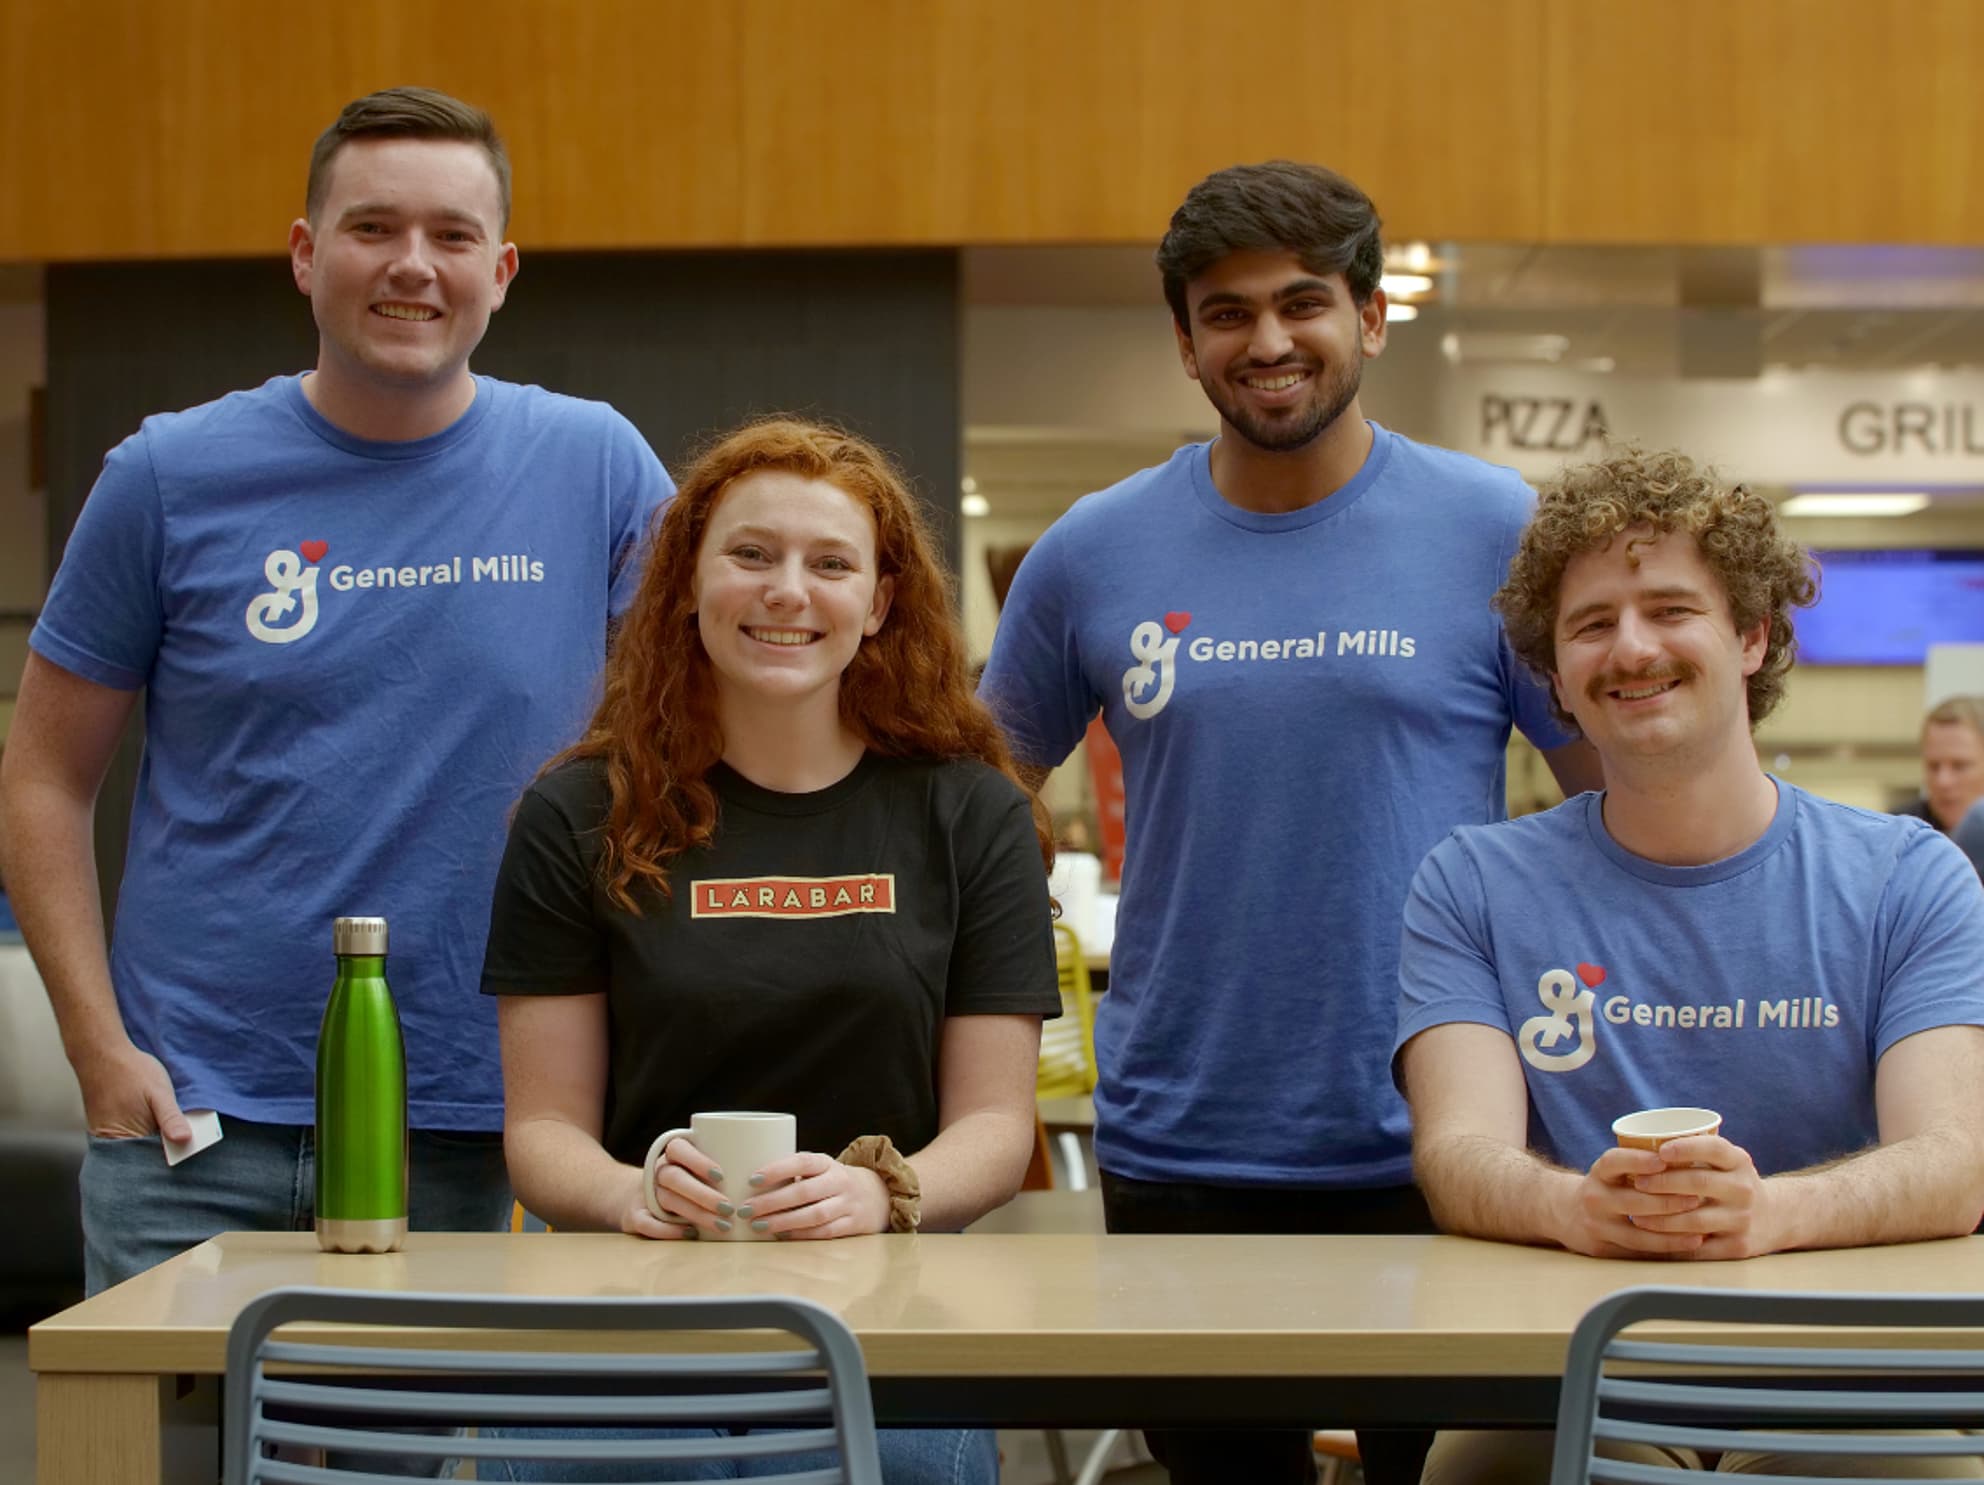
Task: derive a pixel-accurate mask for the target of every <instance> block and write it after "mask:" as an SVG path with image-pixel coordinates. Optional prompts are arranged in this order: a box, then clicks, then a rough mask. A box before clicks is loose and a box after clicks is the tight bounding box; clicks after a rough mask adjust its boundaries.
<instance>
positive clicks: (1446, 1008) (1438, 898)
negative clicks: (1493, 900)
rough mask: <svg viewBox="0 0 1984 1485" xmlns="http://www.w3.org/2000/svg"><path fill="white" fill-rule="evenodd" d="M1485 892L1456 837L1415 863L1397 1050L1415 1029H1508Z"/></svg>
mask: <svg viewBox="0 0 1984 1485" xmlns="http://www.w3.org/2000/svg"><path fill="white" fill-rule="evenodd" d="M1485 903H1486V897H1485V894H1483V892H1482V891H1481V888H1480V884H1479V881H1478V879H1477V877H1476V875H1475V868H1474V864H1473V862H1471V861H1470V860H1469V859H1468V857H1467V853H1466V852H1465V851H1464V850H1463V849H1462V847H1461V844H1460V842H1459V840H1458V839H1456V838H1455V837H1453V836H1448V837H1447V838H1446V839H1445V840H1443V841H1441V842H1440V844H1438V845H1437V846H1435V847H1434V848H1433V849H1432V850H1431V851H1430V852H1429V853H1428V854H1427V856H1426V859H1425V860H1424V861H1422V862H1420V863H1419V870H1418V871H1417V872H1416V873H1414V875H1413V878H1412V890H1411V891H1410V892H1409V893H1408V894H1407V896H1406V900H1405V927H1404V930H1403V932H1402V934H1401V937H1400V940H1399V957H1398V982H1399V998H1398V1035H1397V1037H1396V1039H1395V1040H1394V1041H1393V1043H1392V1078H1393V1080H1394V1081H1396V1080H1397V1079H1398V1076H1399V1060H1398V1054H1399V1052H1400V1050H1402V1049H1403V1048H1404V1046H1405V1044H1406V1043H1407V1042H1409V1041H1411V1040H1412V1039H1413V1038H1414V1037H1415V1036H1417V1035H1419V1033H1420V1032H1422V1031H1425V1030H1428V1029H1429V1028H1431V1027H1434V1026H1444V1025H1448V1024H1450V1023H1453V1022H1457V1021H1465V1022H1471V1023H1473V1024H1475V1025H1479V1026H1493V1027H1495V1028H1496V1029H1497V1030H1500V1031H1508V1030H1509V1013H1508V1006H1507V1003H1506V1002H1505V1001H1504V999H1503V996H1502V983H1501V979H1500V977H1499V976H1498V975H1497V974H1496V972H1495V962H1494V958H1493V955H1492V951H1491V949H1490V946H1489V941H1488V933H1487V927H1486V924H1485V922H1484V918H1485Z"/></svg>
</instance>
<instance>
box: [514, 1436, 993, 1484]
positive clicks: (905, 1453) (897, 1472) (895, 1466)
mask: <svg viewBox="0 0 1984 1485" xmlns="http://www.w3.org/2000/svg"><path fill="white" fill-rule="evenodd" d="M718 1431H719V1430H716V1429H638V1430H637V1429H624V1428H622V1429H599V1430H597V1431H596V1432H594V1433H591V1434H588V1435H587V1437H589V1438H601V1439H646V1438H659V1439H670V1438H690V1437H694V1436H697V1435H702V1434H714V1433H716V1432H718ZM768 1431H769V1430H768ZM491 1433H492V1431H491V1430H489V1429H484V1430H483V1436H484V1437H485V1438H487V1437H489V1436H491ZM501 1436H502V1437H504V1438H515V1439H523V1438H535V1439H544V1438H557V1437H559V1433H558V1431H557V1430H555V1429H542V1428H506V1429H503V1430H501ZM875 1447H876V1452H877V1453H879V1454H880V1455H881V1456H882V1479H883V1480H884V1481H886V1482H887V1485H997V1482H998V1479H999V1441H998V1437H997V1435H995V1434H994V1433H993V1432H992V1430H991V1429H989V1428H883V1429H878V1430H876V1433H875ZM839 1458H840V1454H839V1451H838V1450H835V1449H826V1450H822V1451H821V1452H819V1453H817V1454H774V1455H771V1456H770V1457H768V1458H763V1459H747V1460H743V1461H740V1462H737V1463H708V1464H669V1463H666V1462H656V1463H649V1464H639V1463H628V1464H622V1465H618V1466H614V1465H601V1464H587V1465H577V1464H550V1463H539V1462H536V1461H530V1462H525V1463H513V1462H512V1461H510V1460H507V1459H505V1460H487V1459H485V1460H480V1461H478V1462H477V1465H476V1472H475V1474H476V1478H477V1479H478V1480H512V1481H533V1482H540V1485H550V1482H556V1481H568V1480H586V1481H594V1480H598V1481H602V1482H610V1481H614V1480H750V1479H756V1478H760V1477H762V1476H766V1475H783V1474H788V1473H790V1474H798V1473H800V1472H802V1471H806V1470H823V1469H831V1468H832V1467H833V1466H834V1465H835V1464H836V1463H838V1461H839Z"/></svg>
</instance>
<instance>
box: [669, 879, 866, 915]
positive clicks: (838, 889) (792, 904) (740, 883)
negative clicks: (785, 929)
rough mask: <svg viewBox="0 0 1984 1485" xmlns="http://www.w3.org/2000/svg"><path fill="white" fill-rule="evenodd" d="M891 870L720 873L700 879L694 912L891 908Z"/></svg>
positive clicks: (811, 912) (691, 910)
mask: <svg viewBox="0 0 1984 1485" xmlns="http://www.w3.org/2000/svg"><path fill="white" fill-rule="evenodd" d="M895 910H896V879H895V876H894V874H893V873H877V874H870V875H866V876H853V877H723V878H718V879H715V880H712V881H707V882H698V883H696V887H695V895H694V896H693V897H692V898H691V899H690V905H689V916H690V917H692V918H838V917H841V916H843V915H844V914H847V913H893V912H894V911H895Z"/></svg>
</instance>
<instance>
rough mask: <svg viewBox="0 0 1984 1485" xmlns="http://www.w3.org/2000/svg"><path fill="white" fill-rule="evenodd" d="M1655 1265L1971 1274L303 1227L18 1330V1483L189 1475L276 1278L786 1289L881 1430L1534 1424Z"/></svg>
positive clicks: (1188, 1241)
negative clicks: (856, 1369)
mask: <svg viewBox="0 0 1984 1485" xmlns="http://www.w3.org/2000/svg"><path fill="white" fill-rule="evenodd" d="M1675 1282H1682V1283H1688V1284H1698V1285H1705V1286H1715V1287H1725V1288H1741V1289H1815V1290H1826V1289H1840V1290H1849V1289H1850V1290H1871V1291H1881V1292H1893V1293H1911V1292H1949V1291H1976V1290H1978V1289H1979V1288H1984V1238H1975V1237H1971V1238H1956V1239H1951V1240H1949V1241H1946V1242H1939V1243H1921V1244H1914V1245H1910V1246H1906V1247H1898V1248H1880V1249H1871V1250H1857V1251H1842V1252H1830V1253H1787V1254H1778V1255H1775V1256H1773V1257H1769V1258H1759V1259H1754V1260H1751V1261H1749V1262H1745V1263H1719V1264H1687V1265H1682V1264H1654V1263H1631V1262H1601V1261H1598V1260H1594V1259H1587V1258H1580V1257H1576V1256H1574V1255H1572V1254H1567V1253H1561V1252H1555V1251H1548V1250H1544V1249H1537V1248H1521V1247H1514V1246H1509V1245H1505V1244H1492V1243H1477V1242H1472V1241H1468V1240H1466V1239H1461V1238H1444V1237H1369V1238H1359V1237H1250V1236H1243V1235H1228V1236H1220V1237H1182V1236H1175V1237H1140V1236H1123V1235H1118V1236H1113V1237H1112V1236H1107V1235H1103V1234H1098V1233H1093V1232H1089V1233H1045V1234H1037V1235H1028V1234H1015V1233H968V1234H962V1235H948V1236H939V1235H923V1236H913V1237H911V1236H904V1237H893V1236H878V1237H870V1238H851V1239H846V1240H843V1241H840V1242H834V1243H648V1242H642V1241H639V1240H637V1239H634V1238H628V1237H620V1236H609V1235H603V1234H488V1235H482V1234H475V1235H470V1234H459V1235H458V1234H418V1233H417V1234H415V1235H414V1236H413V1237H411V1238H410V1239H409V1240H408V1243H407V1247H406V1250H405V1251H404V1252H402V1253H398V1254H389V1255H383V1256H333V1255H327V1254H322V1253H319V1252H318V1251H317V1247H316V1242H315V1240H314V1238H312V1237H311V1236H309V1235H307V1234H291V1233H273V1234H272V1233H230V1234H227V1235H224V1236H222V1237H219V1238H216V1239H215V1240H214V1241H212V1242H209V1243H203V1244H201V1245H200V1246H199V1247H197V1248H194V1249H191V1250H190V1251H188V1252H186V1253H183V1254H181V1255H180V1256H179V1257H177V1258H175V1259H173V1260H172V1261H171V1262H170V1263H166V1264H163V1265H161V1266H160V1267H158V1268H156V1269H154V1270H152V1271H151V1272H149V1273H146V1274H142V1275H140V1276H139V1277H138V1278H136V1279H133V1280H131V1281H130V1282H128V1283H126V1284H121V1285H119V1286H118V1287H117V1288H115V1289H112V1290H109V1291H107V1292H106V1293H104V1294H100V1295H98V1296H96V1297H95V1298H93V1299H90V1300H86V1301H84V1302H83V1303H82V1304H80V1305H77V1306H75V1307H74V1308H72V1309H69V1310H66V1311H64V1312H63V1313H62V1314H60V1315H57V1316H55V1317H53V1318H52V1319H49V1320H46V1321H44V1322H43V1323H41V1324H40V1325H37V1326H35V1327H34V1328H33V1329H32V1330H30V1331H29V1332H28V1365H29V1366H30V1367H31V1368H32V1369H33V1370H34V1371H35V1373H36V1374H37V1376H36V1383H37V1388H36V1398H37V1408H38V1414H37V1435H38V1446H39V1471H40V1474H39V1478H40V1480H41V1485H94V1482H98V1481H101V1482H105V1485H152V1482H155V1481H161V1480H166V1479H175V1478H179V1477H180V1471H182V1470H183V1471H186V1473H185V1475H184V1477H185V1478H189V1479H190V1478H198V1477H199V1471H201V1470H202V1469H205V1470H206V1471H208V1473H207V1474H206V1477H205V1478H206V1479H208V1480H209V1481H210V1480H211V1479H212V1473H211V1471H212V1459H213V1452H212V1451H213V1444H212V1437H213V1434H212V1426H213V1419H214V1417H215V1400H214V1394H215V1392H216V1388H215V1386H214V1383H213V1380H212V1379H213V1378H215V1377H217V1376H218V1375H219V1374H220V1373H221V1372H222V1370H223V1369H224V1368H223V1356H224V1346H225V1341H226V1336H227V1328H228V1325H229V1323H230V1322H231V1321H232V1320H233V1318H234V1316H235V1315H236V1314H237V1313H238V1312H239V1311H240V1309H241V1308H242V1306H243V1305H244V1304H246V1303H247V1302H248V1301H249V1300H250V1299H251V1298H253V1297H254V1296H256V1295H258V1294H261V1293H263V1292H264V1291H266V1290H268V1289H271V1288H274V1287H276V1286H278V1285H283V1284H328V1285H338V1286H346V1287H351V1288H358V1289H375V1290H376V1289H384V1290H425V1291H437V1292H442V1293H463V1292H480V1293H497V1294H543V1295H593V1294H629V1295H650V1294H683V1295H701V1294H746V1293H754V1292H755V1293H785V1294H797V1295H802V1296H804V1297H806V1298H809V1299H813V1300H817V1301H819V1302H820V1303H822V1304H825V1305H826V1306H828V1307H829V1308H830V1309H833V1310H835V1311H836V1312H838V1313H839V1314H840V1315H841V1316H843V1317H844V1318H845V1319H846V1321H847V1322H848V1324H849V1325H850V1326H851V1327H852V1328H853V1330H854V1332H855V1334H856V1335H857V1336H858V1337H859V1339H860V1342H861V1346H862V1350H863V1352H864V1354H865V1355H866V1357H867V1362H868V1368H869V1372H870V1374H871V1377H872V1378H873V1381H874V1391H875V1402H876V1411H877V1415H878V1417H879V1418H880V1419H881V1421H883V1422H884V1423H891V1422H893V1423H931V1422H972V1423H979V1424H986V1425H993V1424H997V1425H1020V1424H1031V1425H1048V1426H1077V1425H1086V1426H1100V1425H1124V1426H1136V1425H1140V1424H1146V1423H1152V1422H1163V1423H1167V1424H1171V1425H1174V1426H1192V1425H1194V1424H1214V1423H1225V1424H1240V1425H1256V1424H1268V1423H1279V1424H1283V1425H1289V1424H1296V1425H1304V1426H1306V1425H1314V1424H1327V1425H1330V1426H1349V1425H1354V1424H1378V1425H1383V1424H1394V1425H1396V1424H1411V1423H1425V1422H1440V1423H1452V1424H1463V1423H1475V1424H1493V1423H1511V1422H1529V1423H1544V1422H1548V1421H1549V1420H1550V1419H1551V1418H1552V1417H1553V1416H1554V1409H1555V1399H1556V1390H1557V1378H1558V1375H1559V1373H1560V1371H1561V1369H1562V1363H1563V1357H1564V1351H1565V1347H1566V1345H1567V1343H1568V1339H1569V1336H1570V1332H1571V1329H1572V1328H1573V1326H1574V1325H1575V1324H1576V1322H1577V1320H1578V1318H1579V1316H1581V1315H1582V1314H1583V1313H1584V1312H1585V1310H1586V1309H1588V1308H1589V1307H1590V1306H1591V1305H1592V1304H1593V1303H1594V1302H1595V1301H1597V1300H1598V1299H1599V1298H1601V1297H1602V1296H1604V1295H1606V1294H1609V1293H1611V1292H1613V1291H1614V1290H1617V1289H1621V1288H1625V1287H1627V1286H1629V1285H1633V1284H1645V1283H1675ZM203 1449H204V1451H205V1452H204V1453H203V1452H202V1450H203Z"/></svg>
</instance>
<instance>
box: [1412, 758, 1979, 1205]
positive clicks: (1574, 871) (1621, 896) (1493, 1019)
mask: <svg viewBox="0 0 1984 1485" xmlns="http://www.w3.org/2000/svg"><path fill="white" fill-rule="evenodd" d="M1777 788H1778V805H1777V813H1776V815H1775V816H1774V817H1773V819H1772V821H1771V824H1770V827H1769V828H1768V829H1767V830H1766V831H1765V832H1764V833H1763V835H1762V836H1761V837H1760V838H1759V839H1757V840H1756V841H1755V842H1754V843H1753V844H1751V845H1750V846H1748V847H1747V848H1745V849H1744V850H1742V851H1739V852H1737V854H1735V855H1734V856H1731V857H1729V858H1727V859H1726V860H1723V861H1717V862H1713V863H1711V864H1710V865H1707V866H1662V865H1659V864H1657V863H1655V862H1652V861H1648V860H1645V859H1644V858H1642V857H1639V856H1635V855H1633V854H1632V853H1631V852H1630V851H1627V850H1626V849H1625V848H1624V847H1622V846H1620V845H1619V843H1618V842H1617V841H1615V840H1613V839H1612V837H1611V835H1610V834H1608V833H1607V831H1606V829H1605V819H1604V807H1603V799H1604V796H1603V795H1600V794H1581V795H1579V796H1578V797H1577V798H1576V799H1573V800H1570V801H1569V802H1567V803H1565V804H1563V805H1561V806H1559V807H1558V808H1556V809H1554V810H1550V811H1548V812H1546V813H1544V814H1540V815H1531V816H1527V817H1525V818H1523V819H1520V820H1511V821H1508V822H1506V823H1504V824H1500V825H1493V826H1488V827H1485V828H1476V829H1469V830H1457V831H1455V832H1454V833H1453V835H1452V836H1451V837H1449V838H1448V839H1447V840H1444V841H1442V842H1441V843H1440V845H1439V846H1438V848H1437V849H1435V850H1434V851H1433V852H1432V854H1431V855H1429V856H1428V857H1427V858H1426V862H1425V864H1424V865H1423V866H1422V867H1421V868H1420V870H1419V874H1418V876H1417V877H1416V878H1415V879H1414V881H1413V884H1412V896H1411V898H1410V900H1409V901H1408V902H1407V904H1406V910H1405V935H1404V946H1403V949H1402V951H1401V958H1400V964H1399V984H1400V990H1401V993H1400V999H1399V1013H1398V1035H1397V1045H1398V1046H1399V1047H1401V1048H1402V1047H1403V1046H1404V1045H1405V1043H1406V1042H1408V1041H1410V1040H1411V1039H1412V1038H1413V1037H1414V1036H1416V1035H1418V1034H1419V1033H1420V1032H1422V1031H1425V1030H1426V1029H1427V1028H1429V1027H1433V1026H1438V1025H1441V1024H1443V1023H1449V1022H1455V1021H1467V1022H1475V1023H1478V1024H1480V1025H1483V1026H1493V1027H1496V1028H1498V1029H1500V1030H1502V1031H1506V1032H1507V1033H1508V1034H1509V1035H1510V1036H1511V1037H1512V1038H1514V1040H1515V1043H1516V1048H1517V1051H1518V1052H1519V1053H1520V1055H1521V1057H1522V1065H1523V1077H1524V1079H1525V1080H1526V1081H1527V1083H1528V1085H1529V1099H1530V1141H1531V1144H1532V1145H1533V1146H1534V1147H1535V1148H1536V1149H1537V1150H1538V1151H1540V1152H1541V1153H1542V1154H1543V1155H1545V1156H1546V1157H1547V1158H1549V1159H1551V1160H1554V1161H1556V1162H1558V1163H1559V1164H1561V1165H1563V1166H1565V1167H1567V1168H1569V1169H1572V1170H1586V1169H1588V1168H1589V1167H1590V1165H1591V1163H1592V1161H1594V1160H1596V1159H1597V1158H1598V1156H1599V1155H1600V1154H1602V1153H1603V1152H1604V1151H1605V1150H1606V1149H1608V1148H1610V1147H1611V1146H1612V1144H1613V1143H1614V1140H1613V1136H1612V1121H1613V1120H1614V1119H1615V1118H1617V1117H1618V1116H1619V1115H1621V1114H1626V1113H1630V1112H1632V1111H1633V1110H1635V1109H1642V1108H1662V1107H1668V1106H1672V1105H1684V1106H1699V1107H1706V1108H1712V1109H1715V1110H1716V1111H1718V1112H1719V1113H1720V1114H1721V1115H1722V1133H1723V1135H1724V1136H1725V1137H1727V1138H1728V1139H1730V1140H1732V1141H1734V1142H1735V1143H1736V1144H1738V1145H1741V1146H1742V1147H1743V1148H1744V1149H1746V1150H1748V1151H1749V1152H1750V1156H1751V1158H1752V1159H1753V1160H1754V1161H1755V1162H1756V1165H1757V1169H1758V1170H1759V1171H1760V1172H1762V1173H1763V1174H1765V1175H1772V1174H1775V1173H1777V1172H1779V1171H1787V1170H1798V1169H1801V1168H1803V1167H1805V1166H1809V1165H1815V1164H1818V1163H1819V1162H1821V1161H1826V1160H1832V1159H1836V1158H1838V1157H1840V1156H1843V1155H1849V1154H1852V1153H1853V1152H1855V1151H1858V1150H1862V1149H1865V1148H1866V1147H1867V1146H1869V1145H1872V1144H1874V1143H1875V1142H1876V1141H1877V1139H1878V1137H1879V1127H1878V1123H1877V1121H1876V1119H1875V1108H1874V1071H1875V1067H1876V1065H1877V1064H1878V1063H1879V1061H1880V1058H1881V1056H1882V1055H1883V1054H1884V1053H1886V1051H1887V1050H1888V1048H1889V1047H1891V1046H1893V1045H1894V1044H1895V1043H1896V1042H1898V1041H1900V1040H1901V1039H1902V1038H1903V1037H1907V1036H1912V1035H1914V1034H1915V1033H1917V1032H1920V1031H1926V1030H1929V1029H1931V1028H1933V1027H1938V1026H1953V1025H1964V1026H1975V1025H1984V979H1980V976H1979V972H1978V967H1979V965H1984V892H1979V891H1978V889H1977V878H1976V875H1975V873H1973V872H1972V871H1971V869H1970V864H1969V863H1968V862H1967V861H1965V860H1964V858H1963V856H1962V854H1961V853H1960V852H1958V851H1957V850H1956V848H1955V847H1953V846H1952V845H1951V844H1950V843H1949V842H1948V841H1947V840H1945V839H1944V838H1943V837H1942V836H1941V835H1939V834H1938V833H1937V832H1936V831H1934V830H1933V829H1931V828H1930V827H1929V826H1927V825H1925V824H1924V823H1923V822H1922V821H1920V820H1916V819H1910V818H1907V817H1903V816H1895V815H1882V814H1874V813H1871V812H1869V811H1866V810H1859V809H1853V808H1851V807H1849V806H1847V805H1842V804H1835V803H1833V802H1832V801H1830V800H1826V799H1821V798H1819V797H1818V796H1817V795H1814V794H1810V793H1807V792H1806V791H1804V790H1802V789H1798V788H1796V787H1794V786H1792V785H1790V784H1786V783H1783V782H1782V781H1779V782H1778V785H1777Z"/></svg>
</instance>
